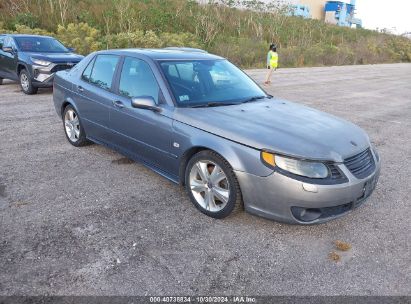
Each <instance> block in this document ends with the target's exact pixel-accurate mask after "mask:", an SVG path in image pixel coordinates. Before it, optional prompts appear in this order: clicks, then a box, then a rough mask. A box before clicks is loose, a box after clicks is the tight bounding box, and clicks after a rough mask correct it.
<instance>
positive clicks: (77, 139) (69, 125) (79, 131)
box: [63, 105, 89, 147]
mask: <svg viewBox="0 0 411 304" xmlns="http://www.w3.org/2000/svg"><path fill="white" fill-rule="evenodd" d="M63 129H64V134H66V138H67V140H68V142H69V143H70V144H72V145H73V146H75V147H82V146H85V145H87V144H88V143H89V141H88V140H87V138H86V132H85V131H84V128H83V126H82V124H81V119H80V116H79V115H78V113H77V111H76V110H75V109H74V108H73V106H71V105H68V106H66V107H65V108H64V111H63Z"/></svg>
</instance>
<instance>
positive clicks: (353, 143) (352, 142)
mask: <svg viewBox="0 0 411 304" xmlns="http://www.w3.org/2000/svg"><path fill="white" fill-rule="evenodd" d="M350 144H352V145H353V146H354V147H357V146H358V145H357V143H356V142H355V141H350Z"/></svg>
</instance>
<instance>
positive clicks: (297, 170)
mask: <svg viewBox="0 0 411 304" xmlns="http://www.w3.org/2000/svg"><path fill="white" fill-rule="evenodd" d="M261 159H262V160H263V162H264V163H265V164H266V165H268V166H269V167H276V166H277V167H278V168H280V169H282V170H284V171H287V172H290V173H293V174H296V175H300V176H305V177H310V178H326V177H327V176H328V175H329V172H328V168H327V166H326V165H324V164H323V163H319V162H314V161H304V160H299V159H294V158H289V157H284V156H279V155H274V154H272V153H269V152H262V153H261Z"/></svg>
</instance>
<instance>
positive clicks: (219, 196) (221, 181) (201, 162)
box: [185, 150, 242, 219]
mask: <svg viewBox="0 0 411 304" xmlns="http://www.w3.org/2000/svg"><path fill="white" fill-rule="evenodd" d="M212 176H214V177H212ZM185 188H186V191H187V193H188V196H189V197H190V199H191V202H192V203H193V204H194V206H195V207H196V208H197V209H198V210H200V211H201V212H202V213H204V214H206V215H208V216H210V217H213V218H217V219H222V218H225V217H227V216H229V215H230V214H231V215H233V214H235V213H237V212H239V211H241V210H242V199H241V190H240V186H239V184H238V181H237V178H236V176H235V174H234V172H233V169H232V168H231V166H230V164H229V163H228V162H227V161H226V160H225V159H224V158H222V157H221V156H220V155H219V154H217V153H215V152H213V151H210V150H204V151H200V152H198V153H197V154H195V155H194V156H193V157H192V158H191V159H190V160H189V162H188V164H187V167H186V170H185ZM227 191H228V192H227ZM227 193H228V194H227Z"/></svg>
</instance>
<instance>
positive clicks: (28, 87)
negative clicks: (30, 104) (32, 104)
mask: <svg viewBox="0 0 411 304" xmlns="http://www.w3.org/2000/svg"><path fill="white" fill-rule="evenodd" d="M19 80H20V87H21V90H22V91H23V93H24V94H27V95H33V94H37V91H38V88H36V87H34V86H33V83H32V81H31V77H30V74H29V72H27V70H26V69H23V70H21V72H20V75H19Z"/></svg>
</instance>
